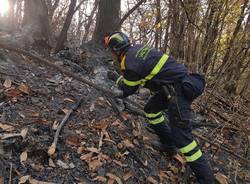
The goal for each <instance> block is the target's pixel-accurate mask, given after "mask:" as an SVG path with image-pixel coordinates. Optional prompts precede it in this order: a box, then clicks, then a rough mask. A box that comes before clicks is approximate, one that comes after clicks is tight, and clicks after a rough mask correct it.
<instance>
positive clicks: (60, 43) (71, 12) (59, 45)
mask: <svg viewBox="0 0 250 184" xmlns="http://www.w3.org/2000/svg"><path fill="white" fill-rule="evenodd" d="M76 2H77V0H71V2H70V5H69V11H68V13H67V16H66V19H65V22H64V25H63V28H62V31H61V33H60V35H59V38H58V41H57V43H56V47H55V50H54V53H57V52H59V51H60V50H62V49H63V47H64V43H65V41H66V40H67V32H68V29H69V26H70V24H71V21H72V18H73V16H74V13H75V7H76Z"/></svg>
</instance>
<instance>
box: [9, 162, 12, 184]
mask: <svg viewBox="0 0 250 184" xmlns="http://www.w3.org/2000/svg"><path fill="white" fill-rule="evenodd" d="M12 167H13V166H12V163H10V175H9V184H11V181H12Z"/></svg>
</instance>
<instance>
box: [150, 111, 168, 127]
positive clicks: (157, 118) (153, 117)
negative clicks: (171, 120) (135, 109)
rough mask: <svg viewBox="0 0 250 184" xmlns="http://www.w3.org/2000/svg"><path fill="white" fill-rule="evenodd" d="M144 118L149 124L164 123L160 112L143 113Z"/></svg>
mask: <svg viewBox="0 0 250 184" xmlns="http://www.w3.org/2000/svg"><path fill="white" fill-rule="evenodd" d="M145 116H146V118H147V119H148V122H149V124H153V125H156V124H158V123H162V122H164V121H165V117H164V115H163V114H162V112H157V113H145Z"/></svg>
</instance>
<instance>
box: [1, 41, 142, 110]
mask: <svg viewBox="0 0 250 184" xmlns="http://www.w3.org/2000/svg"><path fill="white" fill-rule="evenodd" d="M0 48H3V49H7V50H10V51H13V52H16V53H19V54H23V55H25V56H28V57H31V58H33V59H34V61H35V62H37V64H44V65H46V66H49V67H52V68H54V69H56V70H58V71H59V72H61V73H63V74H65V75H67V76H69V77H72V78H74V79H76V80H78V81H80V82H83V83H85V84H88V85H89V86H92V87H93V88H95V89H97V90H99V91H101V92H104V93H107V94H109V95H112V96H117V93H116V92H115V91H114V90H109V89H106V88H104V87H101V86H100V85H98V84H95V83H94V82H91V81H90V80H87V79H85V78H83V77H80V76H79V75H77V74H74V73H72V72H70V71H68V70H65V69H64V68H63V67H61V66H58V65H56V64H54V63H52V62H50V61H49V60H47V59H44V58H42V57H41V56H38V55H37V54H36V55H35V54H32V53H30V52H27V51H25V50H23V49H20V48H16V47H15V46H11V45H10V44H8V43H3V41H1V40H0ZM124 100H125V101H127V102H128V103H131V104H133V105H135V106H137V107H141V106H138V104H137V103H135V102H133V101H131V100H129V99H124Z"/></svg>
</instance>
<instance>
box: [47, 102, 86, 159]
mask: <svg viewBox="0 0 250 184" xmlns="http://www.w3.org/2000/svg"><path fill="white" fill-rule="evenodd" d="M82 100H83V97H81V98H80V99H79V100H78V102H77V103H76V104H75V105H73V107H72V108H71V109H70V110H69V111H68V112H67V113H66V115H65V116H64V118H63V119H62V121H61V123H60V125H59V126H58V128H57V130H56V134H55V136H54V140H53V143H52V144H51V146H50V147H49V149H48V155H49V156H51V155H53V154H54V153H55V151H56V145H57V141H58V137H59V135H60V132H61V129H62V127H63V126H64V125H65V123H66V122H67V120H68V119H69V117H70V115H71V114H72V112H73V111H75V110H76V109H77V108H78V107H79V105H80V104H81V102H82Z"/></svg>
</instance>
